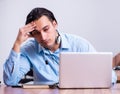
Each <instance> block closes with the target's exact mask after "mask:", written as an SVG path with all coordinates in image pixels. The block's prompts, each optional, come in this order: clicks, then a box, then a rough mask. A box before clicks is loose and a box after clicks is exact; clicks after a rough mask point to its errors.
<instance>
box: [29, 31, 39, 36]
mask: <svg viewBox="0 0 120 94" xmlns="http://www.w3.org/2000/svg"><path fill="white" fill-rule="evenodd" d="M30 34H31V35H33V36H34V35H38V34H39V32H38V31H37V30H33V31H32V32H30Z"/></svg>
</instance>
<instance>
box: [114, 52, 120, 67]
mask: <svg viewBox="0 0 120 94" xmlns="http://www.w3.org/2000/svg"><path fill="white" fill-rule="evenodd" d="M115 66H120V53H118V54H116V55H115V56H114V57H113V67H115Z"/></svg>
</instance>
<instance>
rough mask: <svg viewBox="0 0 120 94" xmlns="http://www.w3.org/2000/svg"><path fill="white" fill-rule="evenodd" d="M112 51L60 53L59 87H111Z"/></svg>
mask: <svg viewBox="0 0 120 94" xmlns="http://www.w3.org/2000/svg"><path fill="white" fill-rule="evenodd" d="M112 58H113V54H112V53H111V52H84V53H81V52H62V53H60V68H59V70H60V74H59V88H110V87H111V85H112Z"/></svg>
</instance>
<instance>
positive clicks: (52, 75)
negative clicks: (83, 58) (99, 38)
mask: <svg viewBox="0 0 120 94" xmlns="http://www.w3.org/2000/svg"><path fill="white" fill-rule="evenodd" d="M57 25H58V24H57V20H56V19H55V17H54V15H53V13H52V12H51V11H49V10H47V9H45V8H35V9H33V10H32V11H31V12H30V13H29V14H28V16H27V19H26V25H25V26H23V27H21V28H20V29H19V33H18V36H17V38H16V41H15V43H14V45H13V48H12V50H11V53H10V55H9V58H8V59H7V61H6V62H5V64H4V82H5V84H6V85H17V84H18V83H19V81H20V80H21V78H22V77H23V76H24V75H25V74H26V73H27V72H28V71H29V70H30V69H31V68H32V70H33V74H34V81H36V82H39V83H40V84H51V83H57V82H58V81H59V53H60V52H71V51H72V52H95V51H96V50H95V49H94V47H93V46H92V45H91V44H90V43H89V42H88V41H87V40H85V39H83V38H80V37H78V36H75V35H71V34H63V33H61V32H58V31H57ZM31 38H32V39H31ZM28 39H29V40H28Z"/></svg>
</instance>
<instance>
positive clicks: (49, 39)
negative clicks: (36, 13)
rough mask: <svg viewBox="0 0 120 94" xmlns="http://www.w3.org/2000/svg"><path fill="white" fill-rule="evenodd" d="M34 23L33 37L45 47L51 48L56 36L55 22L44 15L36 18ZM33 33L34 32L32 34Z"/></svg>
mask: <svg viewBox="0 0 120 94" xmlns="http://www.w3.org/2000/svg"><path fill="white" fill-rule="evenodd" d="M34 23H35V24H36V27H35V30H36V31H33V37H34V38H35V39H36V40H37V41H38V42H39V43H40V44H41V45H42V46H43V47H45V48H48V49H49V48H52V47H53V46H54V45H55V39H56V36H57V32H56V29H57V23H56V22H55V21H53V22H51V21H50V20H49V19H48V18H47V17H46V16H42V17H41V18H39V19H38V20H36V21H34ZM34 33H35V34H34Z"/></svg>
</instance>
